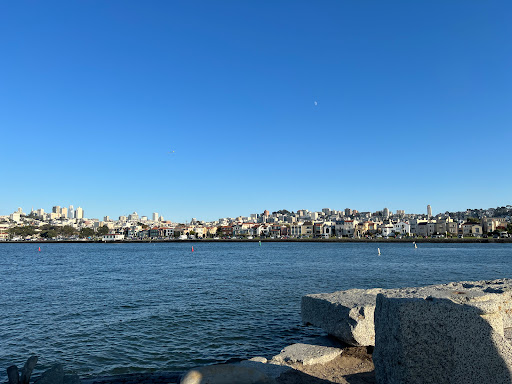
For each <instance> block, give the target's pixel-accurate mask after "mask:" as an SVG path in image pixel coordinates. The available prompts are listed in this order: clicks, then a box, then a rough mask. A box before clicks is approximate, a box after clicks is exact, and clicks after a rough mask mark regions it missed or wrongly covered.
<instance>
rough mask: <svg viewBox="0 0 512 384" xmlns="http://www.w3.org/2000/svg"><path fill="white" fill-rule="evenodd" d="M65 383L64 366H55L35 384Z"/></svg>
mask: <svg viewBox="0 0 512 384" xmlns="http://www.w3.org/2000/svg"><path fill="white" fill-rule="evenodd" d="M63 382H64V368H63V367H62V364H55V365H54V366H52V367H51V368H50V369H48V370H47V371H45V372H44V373H43V374H42V375H41V377H40V378H39V379H37V380H36V381H35V382H34V384H63Z"/></svg>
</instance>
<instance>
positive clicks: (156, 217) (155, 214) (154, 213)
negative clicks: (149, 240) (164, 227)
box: [153, 212, 158, 221]
mask: <svg viewBox="0 0 512 384" xmlns="http://www.w3.org/2000/svg"><path fill="white" fill-rule="evenodd" d="M153 221H158V213H156V212H153Z"/></svg>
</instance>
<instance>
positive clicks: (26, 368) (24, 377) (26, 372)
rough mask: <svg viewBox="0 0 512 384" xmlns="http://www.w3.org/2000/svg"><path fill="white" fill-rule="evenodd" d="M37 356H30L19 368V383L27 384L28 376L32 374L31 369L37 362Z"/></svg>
mask: <svg viewBox="0 0 512 384" xmlns="http://www.w3.org/2000/svg"><path fill="white" fill-rule="evenodd" d="M37 359H38V358H37V356H30V357H29V358H28V360H27V362H26V363H25V365H24V366H23V369H22V370H21V381H20V383H21V384H28V383H29V381H30V376H32V371H33V370H34V367H35V366H36V364H37Z"/></svg>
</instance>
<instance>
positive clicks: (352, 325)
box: [301, 279, 512, 346]
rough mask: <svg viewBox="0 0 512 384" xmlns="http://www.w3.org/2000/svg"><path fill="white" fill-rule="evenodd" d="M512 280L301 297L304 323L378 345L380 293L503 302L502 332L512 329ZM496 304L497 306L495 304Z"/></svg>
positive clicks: (350, 339)
mask: <svg viewBox="0 0 512 384" xmlns="http://www.w3.org/2000/svg"><path fill="white" fill-rule="evenodd" d="M511 292H512V280H511V279H501V280H493V281H476V282H469V281H465V282H458V283H449V284H439V285H431V286H426V287H419V288H399V289H381V288H375V289H368V290H363V289H350V290H347V291H338V292H334V293H322V294H313V295H307V296H304V297H303V298H302V305H301V312H302V320H303V322H304V323H307V324H312V325H315V326H317V327H320V328H322V329H324V330H325V331H326V332H328V333H329V334H331V335H333V336H335V337H336V338H338V339H340V340H341V341H343V342H345V343H347V344H349V345H354V346H358V345H361V346H371V345H375V327H374V321H375V320H374V313H375V304H376V298H377V295H378V294H383V295H385V296H386V297H390V298H419V299H424V298H427V297H436V298H438V299H447V300H450V301H452V302H454V303H459V304H462V303H463V304H465V305H473V306H476V307H479V306H484V307H485V305H488V304H489V303H490V302H492V303H500V304H499V306H500V309H499V312H500V313H501V315H500V317H501V319H502V320H501V321H502V322H503V323H502V325H497V327H498V328H499V329H501V331H499V330H498V332H501V334H503V332H504V331H505V332H507V329H508V328H512V300H511V297H512V296H511ZM493 305H494V304H493Z"/></svg>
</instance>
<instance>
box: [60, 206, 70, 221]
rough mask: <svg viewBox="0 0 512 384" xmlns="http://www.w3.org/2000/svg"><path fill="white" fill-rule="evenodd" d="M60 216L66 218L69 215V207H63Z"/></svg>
mask: <svg viewBox="0 0 512 384" xmlns="http://www.w3.org/2000/svg"><path fill="white" fill-rule="evenodd" d="M60 217H62V218H64V219H65V218H66V217H68V209H67V208H66V207H62V208H61V209H60Z"/></svg>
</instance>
